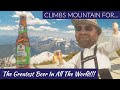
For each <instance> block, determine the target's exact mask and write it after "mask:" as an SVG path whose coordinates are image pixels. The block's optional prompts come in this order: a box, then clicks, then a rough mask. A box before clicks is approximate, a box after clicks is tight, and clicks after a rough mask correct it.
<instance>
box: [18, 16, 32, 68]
mask: <svg viewBox="0 0 120 90" xmlns="http://www.w3.org/2000/svg"><path fill="white" fill-rule="evenodd" d="M30 55H31V52H30V42H29V38H28V35H27V23H26V15H23V14H22V15H20V23H19V31H18V38H17V40H16V68H23V69H28V68H30Z"/></svg>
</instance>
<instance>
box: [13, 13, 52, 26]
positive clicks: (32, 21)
mask: <svg viewBox="0 0 120 90" xmlns="http://www.w3.org/2000/svg"><path fill="white" fill-rule="evenodd" d="M21 14H25V15H26V16H27V24H28V25H41V24H47V25H50V23H49V22H48V21H47V20H41V19H39V18H35V17H34V16H33V14H32V13H31V12H29V11H15V14H14V15H13V16H12V17H14V18H19V17H20V15H21ZM15 22H16V23H19V21H18V20H16V21H15Z"/></svg>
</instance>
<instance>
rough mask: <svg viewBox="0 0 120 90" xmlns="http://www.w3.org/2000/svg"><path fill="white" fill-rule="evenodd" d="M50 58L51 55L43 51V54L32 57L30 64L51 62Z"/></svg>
mask: <svg viewBox="0 0 120 90" xmlns="http://www.w3.org/2000/svg"><path fill="white" fill-rule="evenodd" d="M52 58H53V53H51V52H48V51H45V52H42V53H40V54H38V55H34V56H33V57H31V59H30V63H31V64H39V63H42V62H45V61H49V60H52Z"/></svg>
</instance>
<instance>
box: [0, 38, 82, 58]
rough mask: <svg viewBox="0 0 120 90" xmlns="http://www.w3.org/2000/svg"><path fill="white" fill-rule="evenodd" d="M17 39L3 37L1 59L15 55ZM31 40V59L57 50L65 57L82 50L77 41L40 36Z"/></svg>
mask: <svg viewBox="0 0 120 90" xmlns="http://www.w3.org/2000/svg"><path fill="white" fill-rule="evenodd" d="M16 39H17V37H16V36H1V39H0V40H1V42H0V58H5V57H8V56H11V55H13V54H15V48H16V46H15V42H16ZM29 39H30V46H31V57H32V56H34V55H38V54H40V53H42V52H45V51H48V52H51V53H53V52H54V51H55V50H61V51H62V53H63V54H65V55H66V54H69V53H70V52H79V51H80V48H79V47H78V45H77V43H76V41H75V40H67V39H64V38H53V37H39V36H31V37H29Z"/></svg>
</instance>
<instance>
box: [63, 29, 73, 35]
mask: <svg viewBox="0 0 120 90" xmlns="http://www.w3.org/2000/svg"><path fill="white" fill-rule="evenodd" d="M63 33H69V34H75V31H74V30H70V31H63Z"/></svg>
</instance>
